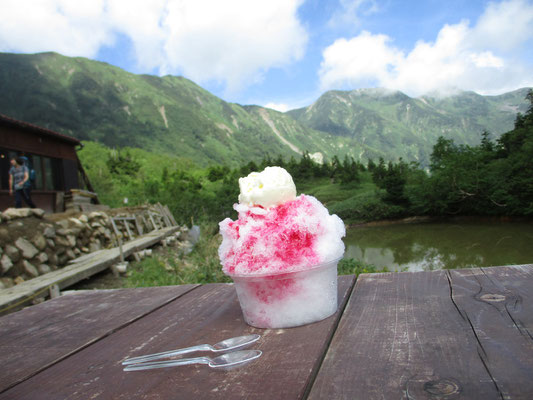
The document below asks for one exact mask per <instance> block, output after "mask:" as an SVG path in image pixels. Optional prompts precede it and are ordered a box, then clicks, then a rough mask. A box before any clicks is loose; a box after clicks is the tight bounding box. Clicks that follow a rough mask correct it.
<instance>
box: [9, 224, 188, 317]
mask: <svg viewBox="0 0 533 400" xmlns="http://www.w3.org/2000/svg"><path fill="white" fill-rule="evenodd" d="M178 229H179V227H170V228H165V229H161V230H159V231H154V232H150V233H147V234H146V235H144V236H142V237H139V238H136V239H134V240H132V241H131V242H128V243H126V244H124V245H123V246H122V248H123V252H124V257H128V256H129V255H131V254H133V253H134V252H137V251H139V250H142V249H144V248H146V247H150V246H153V245H154V244H156V243H158V242H160V241H161V239H163V238H166V237H167V236H169V235H172V234H173V233H175V232H176V231H177V230H178ZM119 260H120V252H119V249H118V248H113V249H105V250H100V251H97V252H95V253H93V254H91V255H85V256H82V257H80V260H79V262H75V263H73V264H70V265H68V266H66V267H64V268H61V269H58V270H57V271H52V272H50V273H48V274H45V275H42V276H39V277H37V278H33V279H30V280H28V281H26V282H22V283H20V284H18V285H16V286H13V287H11V288H8V289H2V290H0V315H4V314H6V313H8V312H13V311H16V310H18V309H21V308H22V307H24V306H26V305H28V304H29V303H30V302H31V301H32V300H33V299H34V298H38V297H46V296H47V294H48V288H49V287H51V286H53V285H57V286H58V287H59V288H60V289H63V288H65V287H69V286H71V285H73V284H74V283H76V282H79V281H81V280H83V279H86V278H88V277H90V276H92V275H94V274H97V273H98V272H101V271H103V270H105V269H107V268H109V267H110V266H111V265H113V264H116V263H117V262H119Z"/></svg>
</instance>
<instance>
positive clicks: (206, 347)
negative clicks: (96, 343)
mask: <svg viewBox="0 0 533 400" xmlns="http://www.w3.org/2000/svg"><path fill="white" fill-rule="evenodd" d="M260 337H261V336H259V335H255V334H254V335H246V336H238V337H234V338H230V339H226V340H223V341H221V342H218V343H217V344H214V345H210V344H199V345H197V346H191V347H186V348H183V349H176V350H169V351H164V352H162V353H155V354H148V355H144V356H138V357H132V358H127V359H126V360H124V361H122V365H131V364H139V363H146V362H149V361H155V360H159V359H162V358H168V357H174V356H179V355H182V354H188V353H192V352H195V351H211V352H213V353H222V352H228V351H233V350H237V349H242V348H244V347H246V346H249V345H251V344H252V343H255V342H257V341H258V340H259V338H260Z"/></svg>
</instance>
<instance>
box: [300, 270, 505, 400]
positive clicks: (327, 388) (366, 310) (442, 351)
mask: <svg viewBox="0 0 533 400" xmlns="http://www.w3.org/2000/svg"><path fill="white" fill-rule="evenodd" d="M309 398H310V399H440V398H442V399H444V398H445V399H456V398H463V399H484V400H485V399H498V398H500V393H499V392H498V390H497V387H496V386H495V385H494V383H493V381H492V379H491V376H490V374H489V373H488V372H487V370H486V368H485V366H484V364H483V362H482V360H481V359H480V357H479V355H478V343H477V340H476V338H475V336H474V334H473V332H472V329H471V326H470V324H469V323H468V322H467V321H466V320H465V319H464V318H463V316H462V315H461V314H460V313H459V312H458V310H457V308H456V306H455V304H454V302H453V301H452V299H451V291H450V283H449V279H448V273H447V272H446V271H433V272H412V273H382V274H364V275H360V276H359V278H358V280H357V283H356V285H355V287H354V291H353V293H352V295H351V297H350V300H349V302H348V305H347V306H346V310H345V313H344V315H343V317H342V319H341V321H340V324H339V327H338V329H337V331H336V333H335V335H334V337H333V340H332V343H331V346H330V348H329V350H328V353H327V355H326V357H325V359H324V362H323V364H322V366H321V368H320V371H319V373H318V375H317V378H316V380H315V382H314V384H313V387H312V389H311V392H310V395H309Z"/></svg>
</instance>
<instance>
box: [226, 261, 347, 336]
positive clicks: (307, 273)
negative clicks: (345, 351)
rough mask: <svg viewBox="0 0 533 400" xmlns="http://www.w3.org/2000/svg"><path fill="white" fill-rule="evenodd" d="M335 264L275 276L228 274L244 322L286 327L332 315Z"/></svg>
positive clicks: (335, 283) (262, 325) (263, 326)
mask: <svg viewBox="0 0 533 400" xmlns="http://www.w3.org/2000/svg"><path fill="white" fill-rule="evenodd" d="M338 262H339V259H337V260H334V261H331V262H327V263H322V264H318V265H314V266H312V267H310V268H308V269H305V270H301V271H295V272H288V273H279V274H274V275H272V274H271V275H253V276H250V275H231V278H232V279H233V281H234V282H235V289H236V290H237V296H238V297H239V303H240V305H241V309H242V313H243V315H244V320H245V321H246V323H247V324H249V325H252V326H254V327H256V328H289V327H293V326H300V325H305V324H309V323H311V322H316V321H320V320H323V319H324V318H327V317H329V316H330V315H332V314H334V313H335V312H336V311H337V263H338Z"/></svg>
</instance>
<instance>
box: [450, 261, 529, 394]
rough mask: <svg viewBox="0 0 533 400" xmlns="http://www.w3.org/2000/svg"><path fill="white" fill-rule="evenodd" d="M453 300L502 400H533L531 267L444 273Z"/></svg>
mask: <svg viewBox="0 0 533 400" xmlns="http://www.w3.org/2000/svg"><path fill="white" fill-rule="evenodd" d="M450 277H451V283H452V293H453V300H454V303H455V305H456V306H457V309H458V310H459V311H460V313H461V315H462V316H463V317H464V319H465V320H466V321H468V323H469V324H470V325H471V329H472V331H473V332H474V333H475V337H476V339H477V341H478V353H479V357H480V358H481V359H482V360H483V362H484V363H485V365H486V368H487V370H488V371H489V373H490V375H491V377H492V379H493V380H494V382H495V385H496V386H497V388H498V390H499V391H500V393H501V398H504V399H532V398H533V265H524V266H513V267H497V268H481V269H478V268H476V269H473V270H457V271H450Z"/></svg>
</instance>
